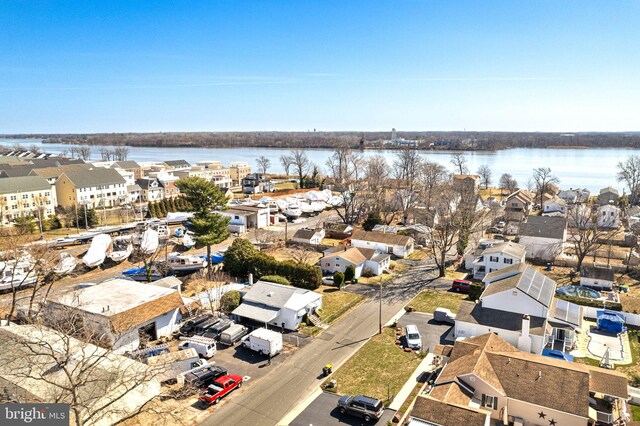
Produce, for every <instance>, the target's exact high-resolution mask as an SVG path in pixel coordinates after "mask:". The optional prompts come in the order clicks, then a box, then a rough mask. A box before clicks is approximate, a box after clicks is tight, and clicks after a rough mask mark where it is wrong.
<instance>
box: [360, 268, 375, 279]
mask: <svg viewBox="0 0 640 426" xmlns="http://www.w3.org/2000/svg"><path fill="white" fill-rule="evenodd" d="M362 276H363V277H365V278H371V277H372V276H373V271H372V270H371V268H364V271H362Z"/></svg>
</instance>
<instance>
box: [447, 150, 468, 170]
mask: <svg viewBox="0 0 640 426" xmlns="http://www.w3.org/2000/svg"><path fill="white" fill-rule="evenodd" d="M467 163H468V162H467V156H466V155H465V153H464V152H454V153H453V154H451V164H452V165H453V168H454V169H455V171H456V173H458V174H461V175H464V174H467V173H469V167H468V165H467Z"/></svg>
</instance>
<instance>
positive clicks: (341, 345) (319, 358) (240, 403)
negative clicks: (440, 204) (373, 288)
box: [202, 267, 431, 426]
mask: <svg viewBox="0 0 640 426" xmlns="http://www.w3.org/2000/svg"><path fill="white" fill-rule="evenodd" d="M426 274H427V273H426V271H425V270H424V269H423V268H421V267H416V268H414V269H413V270H411V271H410V272H407V273H405V274H404V275H403V276H401V277H399V278H398V279H397V280H396V281H395V282H394V283H392V284H389V285H388V286H386V287H385V288H384V290H383V303H382V322H383V323H385V322H386V321H387V320H389V319H390V318H391V317H392V316H394V315H395V314H396V313H397V312H398V311H399V310H400V309H402V308H403V307H404V305H405V304H406V303H407V302H408V301H409V300H410V299H412V298H413V297H414V296H415V295H416V294H417V293H418V292H419V291H420V290H421V289H422V288H424V287H426V286H427V285H428V284H429V282H430V281H431V280H430V279H428V277H427V275H426ZM375 295H377V292H376V293H375ZM378 311H379V301H378V300H377V298H370V299H369V300H367V301H365V302H364V303H362V304H360V305H359V306H357V307H356V308H355V309H354V310H353V311H351V312H350V313H348V314H347V315H346V316H345V317H344V318H342V319H341V320H340V321H338V322H337V323H336V324H334V325H332V326H331V327H329V328H328V329H327V330H326V331H325V332H324V333H322V334H321V335H320V336H318V337H317V338H316V339H314V341H313V342H311V343H310V344H308V345H307V346H305V347H303V348H302V349H300V350H299V351H297V352H296V353H295V354H294V355H293V356H292V357H291V358H290V359H289V360H287V362H285V363H283V364H281V365H279V366H278V367H277V368H275V369H273V370H272V371H271V372H270V373H269V374H268V375H267V376H265V377H264V378H262V379H261V380H259V381H257V382H256V383H254V384H253V385H252V386H247V387H246V388H243V389H242V392H239V393H237V394H236V395H234V396H233V398H231V399H229V400H228V401H226V403H225V404H224V405H223V406H221V407H220V408H219V409H217V410H216V412H214V413H213V415H211V416H210V417H208V418H207V419H205V421H204V422H203V423H202V424H205V425H216V426H227V425H228V426H244V425H246V426H255V425H260V426H262V425H276V424H278V422H279V421H280V420H281V419H282V418H283V417H284V416H285V415H286V414H287V413H288V412H289V411H290V410H291V409H293V408H294V407H295V406H296V405H297V404H298V403H299V402H301V401H302V400H304V399H305V398H306V397H307V396H308V395H310V394H311V393H313V391H314V390H315V389H316V387H317V386H319V384H320V381H321V379H322V377H320V374H321V372H322V367H323V366H324V365H325V364H327V363H331V364H333V366H334V368H338V366H340V365H341V364H342V363H344V362H345V361H346V360H347V359H348V358H349V357H350V356H351V355H353V353H355V352H356V351H357V350H358V349H359V348H360V347H361V346H362V345H363V344H364V343H365V342H366V341H367V340H368V339H369V337H371V336H372V335H373V334H374V333H376V332H377V331H378Z"/></svg>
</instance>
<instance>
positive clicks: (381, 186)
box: [363, 155, 397, 225]
mask: <svg viewBox="0 0 640 426" xmlns="http://www.w3.org/2000/svg"><path fill="white" fill-rule="evenodd" d="M363 164H364V175H365V176H364V180H365V182H366V185H367V193H368V194H369V201H370V203H371V205H370V210H371V211H373V212H377V213H379V214H380V218H381V219H382V221H383V222H384V223H386V224H387V225H388V224H390V223H391V222H392V221H393V220H394V219H395V217H396V215H397V209H396V208H395V204H394V202H393V200H394V198H395V190H396V187H395V186H394V185H391V183H390V181H389V176H390V167H389V163H388V162H387V160H386V159H385V158H384V157H383V156H381V155H372V156H370V157H366V158H364V160H363Z"/></svg>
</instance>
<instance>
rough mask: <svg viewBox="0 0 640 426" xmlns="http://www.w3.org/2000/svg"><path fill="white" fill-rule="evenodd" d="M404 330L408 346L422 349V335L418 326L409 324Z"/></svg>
mask: <svg viewBox="0 0 640 426" xmlns="http://www.w3.org/2000/svg"><path fill="white" fill-rule="evenodd" d="M404 330H405V339H406V340H407V347H408V348H410V349H415V350H420V349H422V338H421V337H420V332H419V331H418V327H417V326H415V325H413V324H409V325H407V326H406V327H405V328H404Z"/></svg>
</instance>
